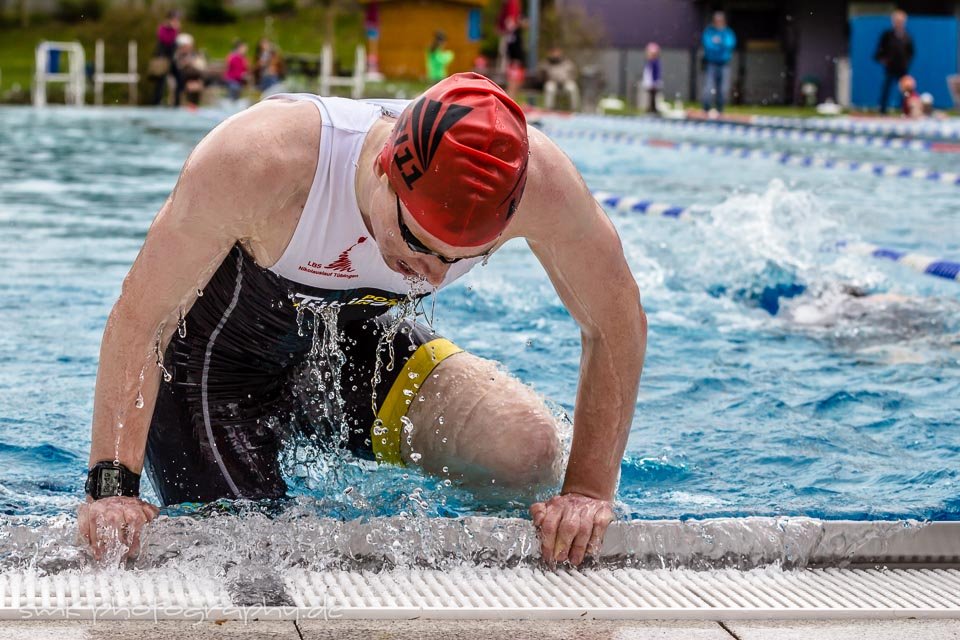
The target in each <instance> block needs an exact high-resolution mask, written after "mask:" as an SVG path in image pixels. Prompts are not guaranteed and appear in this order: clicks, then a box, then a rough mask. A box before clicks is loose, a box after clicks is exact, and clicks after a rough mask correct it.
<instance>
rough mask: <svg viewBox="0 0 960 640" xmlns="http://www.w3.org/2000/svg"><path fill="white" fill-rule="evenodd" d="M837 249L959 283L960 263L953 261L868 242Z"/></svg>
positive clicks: (842, 244)
mask: <svg viewBox="0 0 960 640" xmlns="http://www.w3.org/2000/svg"><path fill="white" fill-rule="evenodd" d="M837 249H839V250H841V251H843V252H844V253H852V254H855V255H861V256H870V257H871V258H877V259H878V260H889V261H891V262H897V263H899V264H903V265H906V266H908V267H910V268H911V269H913V270H914V271H919V272H920V273H925V274H926V275H928V276H936V277H937V278H944V279H945V280H953V281H955V282H960V262H957V261H954V260H943V259H941V258H932V257H930V256H925V255H923V254H920V253H911V252H908V251H900V250H899V249H891V248H890V247H882V246H880V245H876V244H871V243H869V242H839V243H837Z"/></svg>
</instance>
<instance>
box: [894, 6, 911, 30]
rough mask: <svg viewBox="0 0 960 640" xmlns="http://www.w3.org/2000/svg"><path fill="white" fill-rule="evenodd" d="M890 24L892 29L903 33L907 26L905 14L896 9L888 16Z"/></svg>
mask: <svg viewBox="0 0 960 640" xmlns="http://www.w3.org/2000/svg"><path fill="white" fill-rule="evenodd" d="M890 22H891V24H893V28H894V29H896V30H897V31H903V29H904V28H905V27H906V26H907V12H906V11H901V10H900V9H897V10H896V11H894V12H893V13H892V14H890Z"/></svg>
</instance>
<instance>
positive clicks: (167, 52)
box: [147, 10, 180, 105]
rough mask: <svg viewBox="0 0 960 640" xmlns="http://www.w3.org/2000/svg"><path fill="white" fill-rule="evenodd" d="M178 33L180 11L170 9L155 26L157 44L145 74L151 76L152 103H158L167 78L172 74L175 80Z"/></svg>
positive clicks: (161, 98)
mask: <svg viewBox="0 0 960 640" xmlns="http://www.w3.org/2000/svg"><path fill="white" fill-rule="evenodd" d="M179 33H180V12H179V11H176V10H174V11H170V12H169V13H168V14H167V19H166V20H164V21H163V22H162V23H161V24H160V26H158V27H157V45H156V46H155V47H154V49H153V57H151V58H150V63H149V65H148V67H147V75H148V76H149V77H151V78H153V81H154V85H153V87H154V88H153V104H154V105H160V104H161V103H162V102H163V96H164V93H165V92H166V89H167V78H168V77H169V76H171V75H173V77H174V80H176V81H177V84H179V80H177V67H176V65H175V64H174V61H173V54H174V52H175V51H176V49H177V35H178V34H179Z"/></svg>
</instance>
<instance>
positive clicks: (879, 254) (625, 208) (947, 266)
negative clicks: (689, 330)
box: [593, 191, 960, 282]
mask: <svg viewBox="0 0 960 640" xmlns="http://www.w3.org/2000/svg"><path fill="white" fill-rule="evenodd" d="M593 197H594V198H595V199H596V201H597V202H598V203H600V205H601V206H604V207H607V208H608V209H613V210H615V211H621V212H625V213H641V214H644V215H648V216H658V217H662V218H672V219H674V220H690V219H692V217H693V215H694V213H695V211H696V207H693V206H690V207H680V206H676V205H671V204H665V203H662V202H654V201H652V200H644V199H642V198H636V197H630V196H622V195H617V194H614V193H610V192H607V191H594V192H593ZM836 248H837V249H838V250H839V251H843V252H844V253H851V254H854V255H862V256H869V257H871V258H876V259H878V260H888V261H892V262H897V263H899V264H903V265H905V266H907V267H909V268H911V269H913V270H914V271H917V272H919V273H923V274H925V275H928V276H934V277H937V278H943V279H945V280H952V281H954V282H960V261H955V260H945V259H943V258H932V257H930V256H926V255H923V254H920V253H913V252H909V251H901V250H900V249H893V248H890V247H883V246H880V245H876V244H871V243H869V242H847V241H841V242H838V243H837V244H836Z"/></svg>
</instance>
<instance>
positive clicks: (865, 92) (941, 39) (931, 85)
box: [850, 15, 958, 109]
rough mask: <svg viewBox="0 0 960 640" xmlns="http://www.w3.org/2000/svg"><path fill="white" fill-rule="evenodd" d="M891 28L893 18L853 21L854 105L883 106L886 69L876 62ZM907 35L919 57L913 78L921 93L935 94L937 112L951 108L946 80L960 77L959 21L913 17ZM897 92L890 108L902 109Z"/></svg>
mask: <svg viewBox="0 0 960 640" xmlns="http://www.w3.org/2000/svg"><path fill="white" fill-rule="evenodd" d="M889 28H890V16H888V15H884V16H860V17H857V18H852V19H851V20H850V64H851V67H852V68H853V96H852V97H853V103H854V104H855V105H857V106H860V107H876V106H878V103H879V102H880V85H881V83H882V82H883V67H882V66H880V63H879V62H877V61H875V60H874V59H873V54H874V52H875V51H876V49H877V42H878V41H879V39H880V35H881V34H882V33H883V32H884V31H885V30H887V29H889ZM907 31H908V32H909V33H910V35H911V36H913V45H914V48H915V50H916V55H915V56H914V58H913V64H912V65H911V66H910V75H912V76H913V77H914V78H916V79H917V90H918V91H919V92H920V93H927V92H929V93H931V94H933V99H934V104H935V105H936V106H937V107H938V108H944V109H946V108H950V107H951V106H952V100H951V99H950V92H949V90H948V89H947V80H946V78H947V76H948V75H951V74H954V73H957V34H958V23H957V19H956V18H944V17H923V16H913V15H911V16H910V19H909V20H908V21H907ZM899 104H900V98H899V95H897V90H896V89H894V91H891V106H893V105H899Z"/></svg>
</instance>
